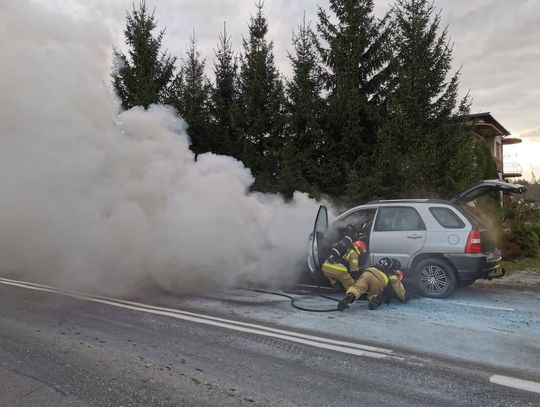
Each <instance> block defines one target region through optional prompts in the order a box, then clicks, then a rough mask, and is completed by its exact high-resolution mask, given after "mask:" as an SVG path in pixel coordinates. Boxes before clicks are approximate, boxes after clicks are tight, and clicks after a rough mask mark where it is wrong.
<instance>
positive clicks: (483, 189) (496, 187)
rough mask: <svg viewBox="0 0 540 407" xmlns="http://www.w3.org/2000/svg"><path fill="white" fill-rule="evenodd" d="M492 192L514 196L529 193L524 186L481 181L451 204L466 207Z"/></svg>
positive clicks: (491, 180)
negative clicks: (507, 193)
mask: <svg viewBox="0 0 540 407" xmlns="http://www.w3.org/2000/svg"><path fill="white" fill-rule="evenodd" d="M491 191H502V192H509V193H512V194H523V193H524V192H526V191H527V188H525V187H524V186H523V185H519V184H510V183H509V182H504V181H501V180H498V179H490V180H485V181H480V182H479V183H478V184H476V185H475V186H474V187H472V188H470V189H468V190H466V191H465V192H462V193H460V194H458V195H456V196H455V197H454V198H452V200H451V201H450V202H452V203H453V204H456V205H465V204H467V203H469V202H472V201H474V200H475V199H478V198H480V197H481V196H482V195H485V194H487V193H489V192H491Z"/></svg>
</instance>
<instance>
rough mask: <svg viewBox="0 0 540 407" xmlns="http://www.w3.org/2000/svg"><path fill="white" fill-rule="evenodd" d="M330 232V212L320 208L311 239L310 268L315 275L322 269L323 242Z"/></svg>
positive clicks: (323, 207) (322, 206)
mask: <svg viewBox="0 0 540 407" xmlns="http://www.w3.org/2000/svg"><path fill="white" fill-rule="evenodd" d="M327 231H328V210H327V209H326V207H325V206H324V205H321V206H320V207H319V211H318V212H317V217H316V218H315V224H314V226H313V232H312V233H311V236H310V238H309V255H308V266H309V270H310V271H311V273H313V274H315V273H317V272H318V271H319V270H320V269H321V261H320V258H319V256H320V248H321V242H322V240H323V239H324V236H325V235H326V232H327Z"/></svg>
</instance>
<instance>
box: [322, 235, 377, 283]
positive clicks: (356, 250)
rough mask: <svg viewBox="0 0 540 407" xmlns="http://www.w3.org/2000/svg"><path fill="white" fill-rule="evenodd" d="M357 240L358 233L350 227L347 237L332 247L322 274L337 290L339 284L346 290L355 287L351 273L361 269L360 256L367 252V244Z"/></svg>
mask: <svg viewBox="0 0 540 407" xmlns="http://www.w3.org/2000/svg"><path fill="white" fill-rule="evenodd" d="M356 238H357V233H356V231H355V230H354V228H353V227H352V226H348V227H347V232H346V234H345V236H343V238H342V239H341V240H340V241H339V242H337V243H336V244H334V245H333V246H332V249H331V250H330V254H329V256H328V258H327V259H326V261H325V262H324V263H323V265H322V272H323V274H324V275H325V276H326V277H327V278H328V279H329V280H330V283H331V284H332V287H333V288H334V289H337V287H338V285H337V283H338V282H339V283H340V284H341V285H342V286H343V288H345V290H347V289H348V288H350V287H352V286H353V285H354V279H353V278H352V276H351V274H350V273H352V272H355V271H358V270H359V269H360V264H359V263H360V261H359V256H360V255H361V254H363V253H366V252H367V246H366V244H365V243H364V242H362V241H361V240H356Z"/></svg>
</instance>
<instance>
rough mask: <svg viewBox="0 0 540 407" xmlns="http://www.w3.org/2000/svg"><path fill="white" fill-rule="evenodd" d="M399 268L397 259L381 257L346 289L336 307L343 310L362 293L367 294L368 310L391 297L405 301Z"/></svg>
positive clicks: (387, 301)
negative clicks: (344, 294) (345, 293)
mask: <svg viewBox="0 0 540 407" xmlns="http://www.w3.org/2000/svg"><path fill="white" fill-rule="evenodd" d="M400 268H401V264H400V263H399V261H398V260H396V259H391V258H388V257H385V258H382V259H381V260H379V262H378V263H377V266H376V267H369V268H367V269H366V270H365V271H364V272H363V273H362V275H361V276H360V278H359V279H358V281H356V283H355V284H354V285H352V286H350V287H349V288H348V289H347V295H346V297H345V298H343V299H342V300H341V301H340V302H339V304H338V307H337V309H338V310H339V311H343V310H344V309H345V308H348V307H349V304H350V303H352V302H354V301H356V300H357V299H358V298H360V296H361V295H362V294H364V293H367V294H368V300H369V303H368V308H369V309H370V310H373V309H375V308H377V307H378V306H379V305H381V304H382V303H383V302H385V303H386V304H389V303H390V299H391V298H398V299H399V300H400V301H401V302H407V301H408V300H409V298H408V296H407V292H406V291H405V287H404V286H403V284H402V283H401V279H402V278H403V272H402V271H401V270H400Z"/></svg>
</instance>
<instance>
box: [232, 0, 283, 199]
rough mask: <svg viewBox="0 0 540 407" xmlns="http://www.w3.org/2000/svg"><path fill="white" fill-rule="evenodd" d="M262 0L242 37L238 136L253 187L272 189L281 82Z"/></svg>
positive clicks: (278, 137) (278, 141)
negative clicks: (268, 35)
mask: <svg viewBox="0 0 540 407" xmlns="http://www.w3.org/2000/svg"><path fill="white" fill-rule="evenodd" d="M262 7H263V4H262V2H259V3H257V13H256V14H255V16H254V17H252V18H251V20H250V23H249V37H248V38H247V39H244V41H243V48H244V51H243V55H242V58H241V67H240V77H239V92H240V95H239V98H238V100H239V110H240V118H239V129H238V130H239V133H240V135H239V137H240V138H241V140H242V144H243V147H242V161H243V162H244V163H245V164H246V165H247V166H248V167H249V168H251V170H252V171H253V173H254V175H255V178H256V180H255V184H254V188H255V189H258V190H261V191H265V192H266V191H273V190H275V182H276V181H275V177H276V168H277V167H278V164H277V161H278V156H279V148H280V146H281V141H282V133H283V121H284V120H283V99H284V94H283V84H282V83H281V78H280V75H279V72H278V70H277V68H276V66H275V64H274V56H273V51H272V48H273V45H272V42H267V40H266V34H267V32H268V23H267V21H266V17H265V16H264V14H263V10H262Z"/></svg>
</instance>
